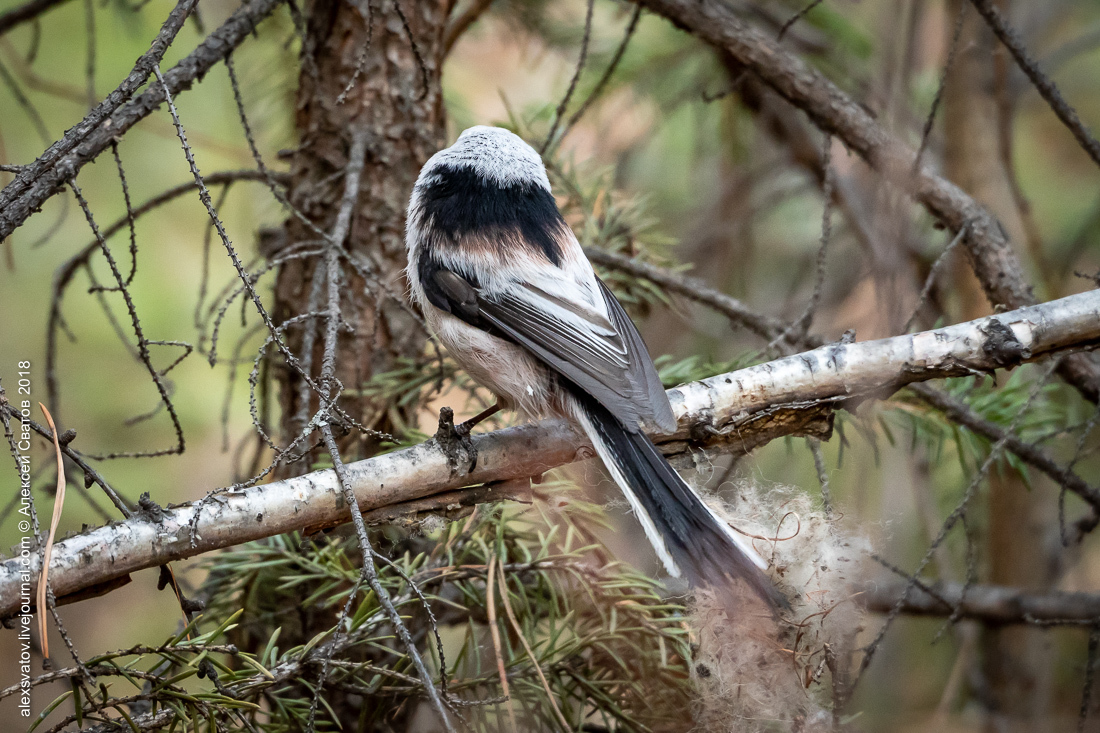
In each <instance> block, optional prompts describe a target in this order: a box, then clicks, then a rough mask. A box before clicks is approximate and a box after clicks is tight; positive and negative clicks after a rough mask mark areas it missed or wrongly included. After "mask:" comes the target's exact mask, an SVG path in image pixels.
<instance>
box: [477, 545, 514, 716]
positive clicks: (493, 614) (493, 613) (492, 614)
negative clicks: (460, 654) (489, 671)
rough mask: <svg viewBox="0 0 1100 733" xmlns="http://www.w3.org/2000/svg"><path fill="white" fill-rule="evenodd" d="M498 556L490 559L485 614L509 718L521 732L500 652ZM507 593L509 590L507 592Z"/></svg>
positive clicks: (487, 573)
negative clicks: (497, 596)
mask: <svg viewBox="0 0 1100 733" xmlns="http://www.w3.org/2000/svg"><path fill="white" fill-rule="evenodd" d="M496 564H497V556H496V555H493V556H492V557H490V558H489V569H488V570H487V571H486V574H485V577H486V579H487V580H486V587H485V612H486V613H487V614H488V616H489V636H490V637H492V639H493V653H494V654H495V655H496V658H497V674H498V675H500V690H501V693H502V694H503V695H504V697H506V698H508V699H507V701H506V703H507V705H508V718H509V719H510V720H511V721H512V730H519V728H517V727H516V708H515V705H513V704H512V695H511V693H510V692H509V691H508V671H507V670H506V669H504V656H503V655H502V654H501V651H500V629H499V628H498V627H497V604H496V598H495V597H494V593H493V586H494V585H495V584H496V573H494V572H493V570H494V569H495V568H496ZM505 592H507V590H506V591H505Z"/></svg>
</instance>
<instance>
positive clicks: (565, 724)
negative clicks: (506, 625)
mask: <svg viewBox="0 0 1100 733" xmlns="http://www.w3.org/2000/svg"><path fill="white" fill-rule="evenodd" d="M494 559H495V558H494ZM497 573H498V574H499V576H500V600H501V601H503V602H504V612H505V613H506V614H508V621H510V622H511V624H512V628H513V629H515V631H516V636H517V637H519V641H520V643H521V644H523V650H524V651H525V652H527V656H528V657H529V658H530V659H531V664H532V665H533V666H534V668H535V673H536V674H538V676H539V680H540V681H541V682H542V687H543V689H544V690H546V698H547V699H548V700H550V704H551V705H553V706H554V712H555V713H557V716H558V722H559V723H561V729H562V730H573V726H571V725H569V721H568V720H566V719H565V715H564V714H563V713H562V711H561V708H559V707H558V700H557V698H555V697H554V693H553V691H552V690H551V689H550V683H549V682H547V681H546V675H544V674H543V673H542V666H541V665H540V664H539V660H538V657H536V656H535V652H534V651H533V650H532V649H531V645H530V644H528V643H527V637H526V636H524V635H523V629H522V628H520V625H519V622H518V621H516V615H515V614H514V613H512V604H511V602H510V601H509V600H508V585H507V581H506V580H505V579H504V568H502V567H500V566H499V565H497ZM489 575H490V577H492V571H491V570H490V571H489Z"/></svg>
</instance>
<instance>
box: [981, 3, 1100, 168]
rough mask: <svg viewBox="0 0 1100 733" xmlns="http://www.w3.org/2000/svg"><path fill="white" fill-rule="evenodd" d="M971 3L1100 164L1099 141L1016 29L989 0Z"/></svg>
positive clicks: (1036, 88) (1052, 107) (1075, 136)
mask: <svg viewBox="0 0 1100 733" xmlns="http://www.w3.org/2000/svg"><path fill="white" fill-rule="evenodd" d="M971 2H972V3H973V5H974V7H975V8H977V10H978V12H979V13H981V16H982V17H983V18H984V19H985V22H986V23H987V24H988V25H989V27H990V29H991V30H992V31H993V34H994V35H996V36H997V38H998V39H1000V41H1001V43H1003V44H1004V47H1005V48H1007V49H1008V52H1009V53H1011V54H1012V58H1013V59H1015V60H1016V64H1017V65H1018V66H1019V67H1020V70H1021V71H1023V72H1024V74H1026V75H1027V78H1028V79H1030V80H1031V83H1032V84H1034V85H1035V90H1036V91H1037V92H1039V95H1040V96H1041V97H1042V98H1043V99H1044V100H1046V103H1047V104H1048V105H1049V106H1050V108H1051V110H1053V112H1054V114H1055V115H1057V116H1058V119H1059V120H1061V121H1062V124H1064V125H1065V126H1066V127H1067V128H1068V129H1069V131H1070V132H1071V133H1072V134H1073V137H1074V138H1076V139H1077V142H1078V143H1080V145H1081V147H1082V148H1084V150H1085V152H1086V153H1088V155H1089V157H1090V158H1092V161H1093V162H1094V163H1096V164H1097V165H1100V142H1098V141H1097V140H1096V138H1094V137H1093V136H1092V134H1091V133H1090V132H1089V131H1088V128H1086V127H1085V125H1084V124H1083V123H1082V122H1081V119H1080V118H1079V117H1078V116H1077V111H1076V110H1075V109H1073V107H1072V106H1070V104H1069V103H1068V102H1066V100H1065V98H1064V97H1063V96H1062V93H1061V92H1059V91H1058V87H1057V86H1056V85H1055V84H1054V82H1053V81H1052V80H1051V79H1050V78H1049V77H1047V75H1046V74H1044V73H1043V70H1042V69H1040V68H1039V64H1038V63H1037V62H1036V61H1035V60H1034V59H1032V58H1031V57H1030V56H1029V55H1028V53H1027V49H1026V48H1024V44H1023V42H1022V41H1021V40H1020V37H1019V35H1018V34H1017V33H1016V30H1015V29H1014V28H1012V26H1010V25H1009V24H1008V21H1007V20H1005V17H1004V16H1003V15H1002V14H1001V11H1000V10H998V9H997V8H996V7H994V6H993V4H992V3H990V2H989V0H971Z"/></svg>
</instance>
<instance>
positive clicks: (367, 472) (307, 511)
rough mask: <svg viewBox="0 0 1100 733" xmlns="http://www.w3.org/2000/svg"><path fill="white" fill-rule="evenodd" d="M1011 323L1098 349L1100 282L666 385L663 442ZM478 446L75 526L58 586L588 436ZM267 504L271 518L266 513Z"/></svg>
mask: <svg viewBox="0 0 1100 733" xmlns="http://www.w3.org/2000/svg"><path fill="white" fill-rule="evenodd" d="M994 322H996V323H997V324H999V325H998V326H993V325H992V324H993V323H994ZM1001 327H1004V328H1006V329H1009V330H1011V332H1012V334H1013V337H1014V339H1015V342H1018V346H1019V350H1018V352H1017V356H1018V357H1019V358H1020V359H1021V360H1025V359H1031V360H1034V359H1037V358H1041V357H1043V356H1046V355H1050V354H1057V353H1064V352H1065V351H1066V350H1069V349H1074V348H1091V347H1094V346H1095V345H1096V344H1097V343H1100V291H1089V292H1085V293H1081V294H1078V295H1073V296H1070V297H1067V298H1063V299H1061V300H1057V301H1052V302H1050V303H1044V304H1042V305H1038V306H1032V307H1030V308H1024V309H1020V310H1018V311H1013V312H1009V313H1001V314H998V315H996V316H990V317H987V318H983V319H978V320H976V321H971V322H969V323H963V324H957V325H953V326H947V327H944V328H940V329H936V330H934V331H928V332H923V333H919V334H912V335H903V336H895V337H893V338H888V339H881V340H878V341H862V342H857V343H835V344H828V345H826V346H823V347H821V348H818V349H815V350H813V351H808V352H805V353H802V354H798V355H794V356H790V357H786V358H783V359H776V360H774V361H772V362H769V363H767V364H761V365H758V366H755V367H749V368H747V369H741V370H738V371H736V372H731V373H729V374H719V375H716V376H714V377H711V378H709V379H705V380H702V381H700V382H693V383H691V384H686V385H682V386H680V387H677V388H676V389H673V390H670V391H669V399H670V401H671V403H672V405H673V411H674V414H676V415H677V417H678V419H679V424H680V427H679V429H678V430H677V431H676V433H674V434H673V435H670V436H665V437H664V438H663V442H664V447H665V450H666V452H670V453H676V452H679V453H683V452H685V451H687V450H689V449H691V447H692V446H694V445H696V444H697V441H696V440H695V439H693V437H692V436H702V435H713V438H707V439H705V440H716V441H721V442H722V443H723V444H724V445H725V446H726V449H727V450H731V451H736V450H738V446H740V445H742V444H743V441H748V440H751V439H752V438H753V437H754V436H755V435H757V434H758V431H759V430H760V428H759V427H758V426H757V425H758V424H759V423H758V422H754V421H757V420H758V418H760V417H769V416H771V415H773V414H774V413H775V412H776V411H779V410H793V411H795V412H798V411H804V410H807V409H809V410H819V411H822V412H824V411H827V410H830V409H834V408H836V407H838V406H843V405H847V404H851V401H852V400H859V399H882V398H885V397H886V396H888V395H889V394H892V393H893V392H894V391H896V390H897V389H899V388H900V387H901V386H903V385H905V384H909V383H912V382H916V381H921V380H926V379H936V378H941V377H945V376H963V375H968V374H974V373H975V372H976V371H977V372H982V373H984V372H986V371H991V370H994V369H997V368H1002V367H1004V366H1005V362H1004V359H1003V358H1002V357H1003V354H1000V353H999V352H998V351H997V350H996V349H992V350H987V349H986V348H983V347H985V346H987V345H989V344H990V343H991V341H993V342H996V340H997V339H991V338H990V334H991V333H999V334H1001V335H1002V336H1003V335H1004V331H1003V330H1001ZM1027 353H1030V354H1031V356H1030V357H1026V356H1025V354H1027ZM330 409H331V408H330ZM798 429H799V427H798V426H797V425H786V424H785V425H784V427H783V429H782V430H783V431H786V432H781V431H773V432H770V433H765V435H766V436H767V437H768V438H769V439H770V438H771V437H776V436H778V435H780V434H789V433H790V432H792V431H797V430H798ZM1006 434H1008V433H1006ZM474 444H475V446H476V448H477V450H478V455H479V458H478V462H477V466H476V467H475V469H474V470H473V471H472V472H470V474H468V475H466V476H458V475H456V474H455V472H454V471H453V470H452V468H451V466H450V464H449V463H448V460H447V457H446V455H445V454H444V453H443V451H441V450H440V449H439V447H438V446H437V445H435V444H434V443H431V442H428V443H422V444H420V445H417V446H414V447H412V448H407V449H404V450H399V451H394V452H391V453H386V454H383V455H379V456H375V457H374V458H371V459H368V460H365V461H359V462H357V463H354V464H350V465H348V466H346V467H345V466H344V465H343V464H341V469H342V471H343V478H344V480H345V481H350V484H338V483H337V481H336V479H337V476H336V475H335V474H334V473H333V471H331V470H329V471H318V472H314V473H311V474H308V475H307V476H301V477H297V478H293V479H288V480H286V481H278V482H273V483H270V484H266V485H264V486H259V487H252V488H243V487H234V488H233V489H229V490H223V491H221V492H219V493H218V494H217V495H215V496H212V497H210V499H209V500H208V501H204V502H195V503H192V504H185V505H181V506H178V507H173V508H170V509H166V510H165V512H164V519H163V521H162V522H159V523H153V522H149V521H148V519H147V518H145V517H134V518H133V519H131V520H128V521H126V522H123V523H120V524H117V525H113V526H107V527H100V528H97V529H94V530H89V531H87V532H83V533H80V534H77V535H74V536H73V537H70V538H68V539H66V540H64V541H63V542H60V543H58V547H57V550H56V552H55V556H56V558H57V559H56V560H55V565H54V567H53V569H52V571H51V575H52V577H53V578H54V581H53V586H54V592H55V593H56V594H58V596H59V597H60V596H63V595H69V594H72V593H75V592H76V591H79V590H81V589H83V588H87V587H90V586H93V585H97V584H101V583H105V582H107V581H110V580H113V579H117V578H119V577H123V576H125V575H127V574H128V573H131V572H134V571H136V570H140V569H142V568H146V567H153V566H156V565H161V564H163V563H165V562H168V561H171V560H176V559H182V558H185V557H192V556H194V555H198V554H201V553H204V552H209V551H211V550H215V549H219V548H222V547H227V546H231V545H236V544H240V543H242V542H247V541H250V540H254V539H260V538H263V537H269V536H272V535H275V534H281V533H283V532H287V531H292V530H295V529H301V528H302V527H303V526H333V525H336V524H340V523H342V522H346V521H347V518H348V511H349V509H348V508H347V507H345V506H342V505H337V504H334V502H333V495H334V494H337V493H339V494H342V493H343V492H344V490H345V488H348V489H349V490H352V491H354V492H355V494H356V495H357V496H358V499H359V504H360V506H361V507H362V508H364V509H376V508H379V507H384V506H389V505H392V504H395V503H399V502H402V501H409V500H412V499H417V498H422V497H426V496H431V495H434V494H438V493H440V492H443V491H450V490H453V489H457V488H461V487H464V486H474V485H480V484H484V483H488V482H495V481H503V480H507V479H513V478H525V477H529V476H533V475H536V474H539V473H543V472H545V471H548V470H550V469H551V468H554V467H556V466H559V465H563V464H566V463H570V462H573V461H576V460H581V459H582V458H583V457H586V454H585V453H584V452H583V451H582V448H583V446H584V443H583V440H582V439H581V438H579V437H578V436H577V435H576V434H575V433H574V432H573V431H572V430H571V429H570V428H569V426H568V425H567V424H566V423H564V422H562V421H560V420H547V421H543V422H541V423H537V424H529V425H522V426H518V427H515V428H509V429H506V430H501V431H496V432H492V433H485V434H482V435H478V436H476V437H475V438H474ZM1006 445H1007V444H1006ZM1070 490H1074V487H1073V486H1070ZM1082 498H1083V499H1085V500H1086V501H1087V502H1089V503H1090V504H1091V505H1093V506H1094V507H1100V492H1097V491H1096V490H1095V489H1092V488H1089V489H1088V490H1087V491H1083V492H1082ZM212 506H213V508H211V507H212ZM257 513H260V514H262V517H263V519H262V521H257V519H256V515H257ZM193 527H194V528H196V529H197V530H201V532H199V531H192V528H193ZM107 547H110V548H112V550H113V552H112V553H110V555H109V556H108V555H107V554H106V553H104V551H103V550H104V548H107ZM85 553H91V554H93V555H94V554H96V553H98V554H99V555H100V557H101V558H102V559H101V560H98V561H97V562H94V563H91V564H88V563H86V562H84V561H83V560H82V558H83V557H85V556H86V555H85ZM31 570H32V572H35V569H34V568H32V569H31ZM19 572H21V569H20V568H18V567H16V565H15V564H12V563H11V561H9V562H6V563H0V617H3V616H6V615H8V614H10V613H12V611H13V609H14V608H16V607H17V605H18V596H19V591H18V588H19V583H18V573H19Z"/></svg>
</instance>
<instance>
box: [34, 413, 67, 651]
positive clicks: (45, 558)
mask: <svg viewBox="0 0 1100 733" xmlns="http://www.w3.org/2000/svg"><path fill="white" fill-rule="evenodd" d="M38 406H39V408H41V410H42V414H44V415H45V416H46V422H47V423H49V425H50V430H51V431H53V447H54V452H55V453H56V455H57V490H56V492H55V494H54V498H53V518H52V519H51V520H50V532H49V534H47V535H46V544H45V545H43V546H42V560H41V563H42V573H41V576H40V577H39V579H38V638H39V641H40V642H41V644H42V656H43V657H44V658H45V659H46V661H47V662H48V661H49V659H50V640H49V637H48V635H47V633H46V609H47V608H51V609H52V604H50V603H49V601H48V598H47V597H48V595H49V587H50V586H49V583H50V555H52V554H53V540H54V537H55V536H56V534H57V523H58V522H59V521H61V508H62V507H63V506H64V505H65V459H64V458H62V456H61V443H60V442H59V440H58V435H57V426H56V425H54V422H53V415H51V414H50V411H49V410H47V409H46V406H45V405H43V404H42V403H41V402H39V403H38Z"/></svg>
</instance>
